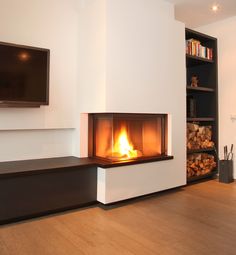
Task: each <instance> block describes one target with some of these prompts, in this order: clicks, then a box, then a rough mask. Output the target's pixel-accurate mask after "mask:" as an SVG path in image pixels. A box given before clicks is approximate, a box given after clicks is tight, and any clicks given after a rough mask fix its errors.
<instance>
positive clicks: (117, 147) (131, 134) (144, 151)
mask: <svg viewBox="0 0 236 255" xmlns="http://www.w3.org/2000/svg"><path fill="white" fill-rule="evenodd" d="M89 119H90V124H89V126H90V132H89V133H90V135H89V144H90V145H91V146H92V148H90V153H89V154H90V156H93V157H99V158H103V159H107V160H111V161H120V160H129V159H137V158H146V157H157V156H163V155H166V154H167V148H166V147H167V146H166V145H167V137H166V133H167V115H165V114H118V113H113V114H112V113H103V114H101V113H100V114H90V118H89ZM91 139H92V141H91Z"/></svg>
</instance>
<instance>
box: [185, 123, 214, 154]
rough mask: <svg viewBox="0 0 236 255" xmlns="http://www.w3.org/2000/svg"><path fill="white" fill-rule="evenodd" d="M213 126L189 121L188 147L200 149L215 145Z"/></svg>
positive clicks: (189, 148)
mask: <svg viewBox="0 0 236 255" xmlns="http://www.w3.org/2000/svg"><path fill="white" fill-rule="evenodd" d="M211 139H212V128H211V126H200V125H198V124H195V123H187V149H188V150H198V149H207V148H212V147H214V142H212V140H211Z"/></svg>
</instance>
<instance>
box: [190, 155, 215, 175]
mask: <svg viewBox="0 0 236 255" xmlns="http://www.w3.org/2000/svg"><path fill="white" fill-rule="evenodd" d="M215 167H216V161H215V158H214V156H213V155H210V154H207V153H195V154H191V155H189V156H188V158H187V176H188V178H189V177H193V176H201V175H205V174H208V173H210V172H211V171H212V170H213V169H214V168H215Z"/></svg>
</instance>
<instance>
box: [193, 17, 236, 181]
mask: <svg viewBox="0 0 236 255" xmlns="http://www.w3.org/2000/svg"><path fill="white" fill-rule="evenodd" d="M235 27H236V16H235V17H231V18H228V19H225V20H222V21H220V22H216V23H213V24H210V25H207V26H204V27H200V28H198V30H199V31H201V32H203V33H206V34H209V35H212V36H215V37H217V38H218V62H219V65H218V71H219V74H218V75H219V79H218V81H219V128H220V130H219V138H220V152H221V153H220V154H221V158H222V157H223V146H224V145H228V146H230V144H231V143H233V144H234V145H235V146H236V121H232V120H231V115H236V99H235V95H236V75H235V70H236V57H235V56H236V45H235V41H236V33H235V31H236V30H235ZM234 169H236V165H234ZM234 178H235V179H236V171H234Z"/></svg>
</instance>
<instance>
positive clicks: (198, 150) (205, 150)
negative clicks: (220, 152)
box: [187, 148, 215, 154]
mask: <svg viewBox="0 0 236 255" xmlns="http://www.w3.org/2000/svg"><path fill="white" fill-rule="evenodd" d="M212 151H215V148H206V149H197V150H187V154H193V153H201V152H212Z"/></svg>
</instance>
